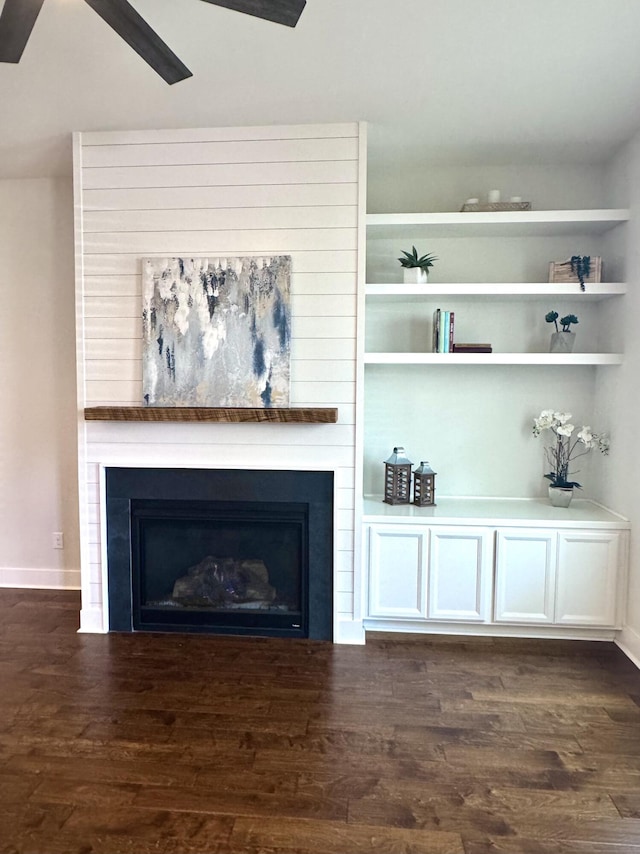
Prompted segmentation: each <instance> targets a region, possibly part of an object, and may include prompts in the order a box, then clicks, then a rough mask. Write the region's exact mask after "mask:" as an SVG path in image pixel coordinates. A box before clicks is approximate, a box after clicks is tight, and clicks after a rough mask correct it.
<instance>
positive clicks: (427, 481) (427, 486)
mask: <svg viewBox="0 0 640 854" xmlns="http://www.w3.org/2000/svg"><path fill="white" fill-rule="evenodd" d="M413 503H414V504H415V505H416V506H417V507H435V503H436V472H434V470H433V469H432V468H431V466H430V465H429V463H428V462H427V461H426V460H423V461H422V462H421V463H420V465H419V466H418V468H417V469H416V470H415V471H414V473H413Z"/></svg>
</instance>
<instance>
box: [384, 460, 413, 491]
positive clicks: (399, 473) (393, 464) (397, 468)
mask: <svg viewBox="0 0 640 854" xmlns="http://www.w3.org/2000/svg"><path fill="white" fill-rule="evenodd" d="M411 465H412V463H411V460H409V459H407V457H406V456H405V452H404V448H394V449H393V453H392V454H391V456H390V457H389V459H388V460H385V463H384V501H385V504H408V503H409V500H410V499H409V495H410V492H411Z"/></svg>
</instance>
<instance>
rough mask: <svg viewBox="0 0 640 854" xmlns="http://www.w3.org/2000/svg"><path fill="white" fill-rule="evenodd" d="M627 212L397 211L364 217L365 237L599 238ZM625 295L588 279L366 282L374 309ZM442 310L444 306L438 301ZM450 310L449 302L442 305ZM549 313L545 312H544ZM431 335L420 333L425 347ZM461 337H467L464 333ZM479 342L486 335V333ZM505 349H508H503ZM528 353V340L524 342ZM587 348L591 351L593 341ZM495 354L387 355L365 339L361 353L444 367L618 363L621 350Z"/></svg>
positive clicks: (381, 361) (388, 361)
mask: <svg viewBox="0 0 640 854" xmlns="http://www.w3.org/2000/svg"><path fill="white" fill-rule="evenodd" d="M629 216H630V213H629V211H628V210H626V209H612V210H610V209H595V210H551V211H497V212H486V213H484V212H483V213H394V214H369V215H368V216H367V237H368V239H371V240H375V239H382V240H388V239H396V240H397V239H398V238H399V237H400V236H402V237H403V238H406V236H407V235H411V238H410V239H412V240H414V239H417V237H416V235H422V234H424V238H425V240H429V241H430V240H432V239H435V238H438V237H446V238H468V237H474V238H475V237H491V238H500V237H536V238H540V237H554V238H555V237H558V236H559V235H563V234H564V235H574V234H579V235H580V236H581V238H584V236H585V235H586V236H589V237H593V236H598V235H603V234H605V233H606V232H608V231H610V230H611V229H613V228H615V227H616V226H618V225H620V224H622V223H625V222H626V221H627V220H628V219H629ZM626 292H627V285H626V283H625V282H603V283H597V284H596V283H587V286H586V290H585V291H584V292H583V291H581V290H580V286H579V284H578V283H577V282H576V283H569V284H561V283H550V282H526V281H522V282H514V281H512V282H491V281H489V282H479V281H476V282H437V281H436V282H431V281H430V282H429V283H428V284H426V285H407V284H401V283H393V282H367V284H366V286H365V296H366V301H367V305H368V306H370V307H371V308H372V309H374V308H376V307H377V308H379V307H380V305H381V304H382V302H383V301H384V302H385V303H387V304H388V305H390V306H392V305H393V304H394V303H401V302H405V303H407V302H408V303H412V302H413V303H414V304H416V305H417V304H419V303H420V302H421V303H423V304H427V303H430V304H433V305H436V301H437V303H441V302H444V301H454V300H455V301H457V302H459V303H464V304H469V303H473V302H474V301H475V302H476V304H478V305H479V303H480V302H483V303H484V302H491V301H493V302H506V303H511V304H512V305H513V304H515V303H517V302H518V301H522V302H524V301H539V302H540V303H542V304H543V305H544V306H547V305H549V307H553V306H552V305H550V304H549V300H550V299H553V300H554V304H555V301H557V300H563V299H565V298H571V299H573V300H579V301H580V303H581V304H582V303H585V304H586V305H593V303H597V302H601V301H603V300H610V299H613V298H616V297H622V296H624V294H625V293H626ZM442 307H443V308H444V307H445V306H444V305H443V306H442ZM447 307H448V306H447ZM546 310H548V309H546ZM427 338H428V336H427V335H425V344H426V340H427ZM464 340H469V339H468V338H467V337H465V339H464ZM483 340H486V338H484V337H483ZM505 349H506V348H505ZM523 349H524V350H530V349H531V345H529V346H528V347H527V346H526V343H525V346H524V347H523ZM590 349H594V347H593V346H590ZM495 350H496V348H495V347H494V352H493V353H478V354H475V353H448V354H440V353H427V352H395V351H394V352H390V351H389V348H388V345H387V346H386V347H385V346H382V347H379V348H378V347H376V344H375V342H374V343H373V344H371V343H369V344H368V346H367V352H365V354H364V364H365V366H366V365H425V366H426V365H430V366H440V365H446V366H448V367H451V366H455V365H486V366H488V365H520V366H527V365H545V366H554V365H565V366H566V365H573V366H586V365H592V366H605V365H620V364H621V363H622V360H623V356H622V354H621V353H609V352H604V353H594V352H588V353H571V354H566V355H564V354H563V355H559V354H556V353H548V352H495Z"/></svg>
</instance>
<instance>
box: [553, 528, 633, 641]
mask: <svg viewBox="0 0 640 854" xmlns="http://www.w3.org/2000/svg"><path fill="white" fill-rule="evenodd" d="M619 543H620V533H619V532H618V531H602V532H600V531H575V532H571V533H561V534H559V535H558V577H557V588H556V614H555V620H556V623H563V624H570V625H581V626H614V625H615V623H616V582H617V576H618V557H619V551H620V549H619Z"/></svg>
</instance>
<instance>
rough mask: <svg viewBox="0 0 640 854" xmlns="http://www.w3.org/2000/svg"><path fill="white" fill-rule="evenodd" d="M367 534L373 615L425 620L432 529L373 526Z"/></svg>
mask: <svg viewBox="0 0 640 854" xmlns="http://www.w3.org/2000/svg"><path fill="white" fill-rule="evenodd" d="M367 533H368V537H367V540H368V542H367V546H368V548H367V552H368V563H369V608H368V611H369V615H370V616H371V617H399V618H403V619H417V618H421V619H425V618H426V616H427V552H428V538H429V531H428V529H427V528H423V527H420V526H416V527H413V526H412V527H410V528H405V529H403V528H400V529H398V527H397V526H395V525H371V526H369V527H368V532H367Z"/></svg>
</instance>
